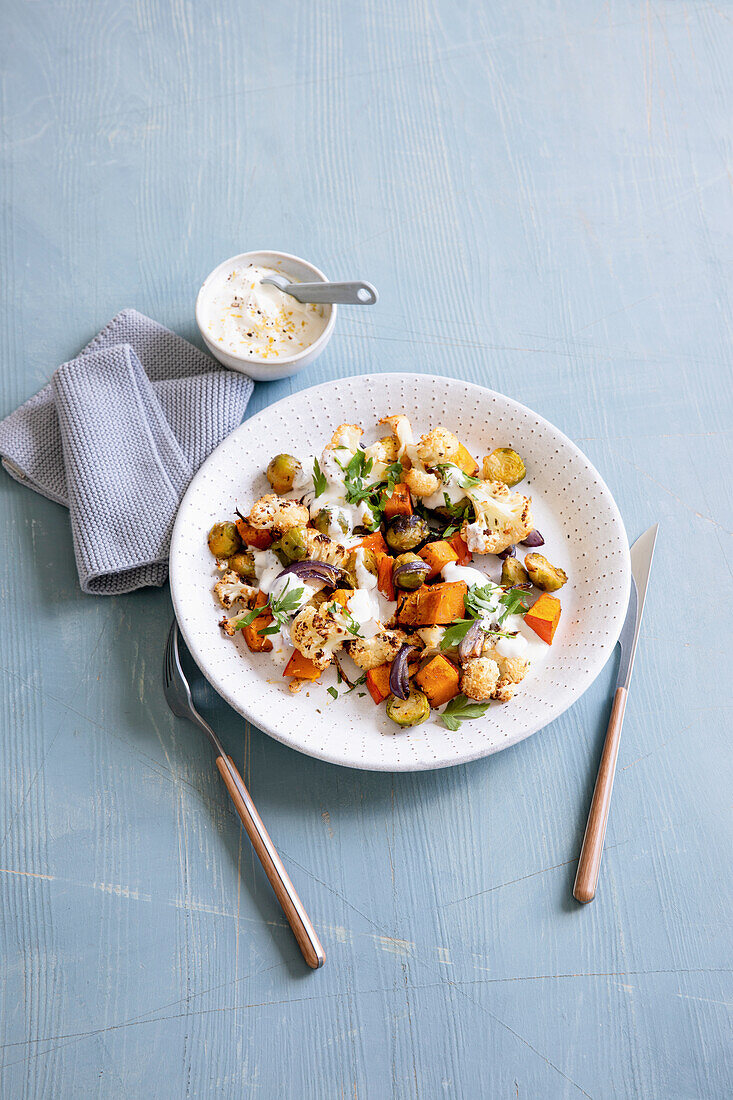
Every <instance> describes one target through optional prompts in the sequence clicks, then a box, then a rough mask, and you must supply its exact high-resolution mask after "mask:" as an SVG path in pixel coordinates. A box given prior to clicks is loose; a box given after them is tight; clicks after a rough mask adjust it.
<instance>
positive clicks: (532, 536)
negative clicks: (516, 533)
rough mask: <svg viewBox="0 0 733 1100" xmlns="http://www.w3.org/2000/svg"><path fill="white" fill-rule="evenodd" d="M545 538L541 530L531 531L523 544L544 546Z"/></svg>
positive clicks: (523, 540)
mask: <svg viewBox="0 0 733 1100" xmlns="http://www.w3.org/2000/svg"><path fill="white" fill-rule="evenodd" d="M544 545H545V540H544V539H543V538H542V535H541V534H540V533H539V531H530V533H529V534H528V535H527V537H526V539H522V546H544Z"/></svg>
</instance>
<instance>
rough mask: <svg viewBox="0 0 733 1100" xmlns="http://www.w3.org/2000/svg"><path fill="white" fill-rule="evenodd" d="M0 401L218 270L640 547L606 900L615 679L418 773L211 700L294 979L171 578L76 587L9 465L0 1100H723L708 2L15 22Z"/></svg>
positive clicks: (726, 333)
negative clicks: (514, 437) (270, 859)
mask: <svg viewBox="0 0 733 1100" xmlns="http://www.w3.org/2000/svg"><path fill="white" fill-rule="evenodd" d="M3 15H4V20H3V23H4V34H3V38H2V43H1V45H0V51H1V56H2V67H3V72H4V82H3V88H2V107H1V120H2V156H3V162H2V180H1V186H2V220H3V229H2V266H3V280H2V299H3V306H2V325H1V326H0V341H1V342H2V360H1V363H2V366H1V369H0V385H1V387H2V388H1V392H0V413H2V414H3V415H4V414H5V413H7V412H10V411H11V410H12V409H13V408H14V407H15V406H16V405H17V404H19V403H20V402H21V401H23V400H24V399H25V398H27V397H28V396H30V395H31V394H32V393H34V392H35V391H36V390H37V389H38V388H39V387H40V386H41V385H42V384H43V383H44V382H45V381H46V380H47V379H48V377H49V376H50V374H51V373H52V371H53V370H54V368H55V367H56V366H57V365H58V364H59V363H61V362H62V361H64V360H65V359H68V358H70V357H71V356H73V355H74V354H75V352H76V351H77V350H78V349H79V348H80V347H81V346H82V345H83V344H84V343H85V342H86V341H87V340H88V339H89V338H90V337H91V336H92V335H93V334H94V332H95V331H96V330H98V329H99V328H100V327H101V326H102V325H103V324H104V323H105V322H106V321H107V320H109V318H110V317H111V316H112V315H113V314H114V313H115V312H116V311H117V310H119V309H121V308H123V307H125V306H134V307H136V308H137V309H140V310H142V311H143V312H145V313H148V314H150V315H151V316H153V317H155V318H157V319H158V320H160V321H162V322H164V323H165V324H167V325H169V326H170V327H172V328H174V329H175V330H177V331H179V332H180V333H182V334H183V335H185V336H188V337H191V338H195V325H194V319H193V302H194V298H195V294H196V291H197V289H198V286H199V284H200V282H201V280H202V278H203V277H204V276H205V275H206V273H207V272H208V271H209V270H210V269H211V268H212V267H213V266H214V265H215V264H216V263H217V262H218V261H219V260H221V259H222V258H223V257H225V256H229V255H232V254H233V253H236V252H238V251H240V250H243V249H249V248H262V247H264V248H280V249H284V250H286V251H291V252H295V253H297V254H299V255H303V256H306V257H308V258H309V259H311V260H312V261H313V262H315V263H316V264H318V265H319V266H320V267H322V268H323V269H325V271H326V272H327V273H328V274H329V275H331V276H332V277H334V278H337V279H343V278H349V277H354V276H358V277H362V278H368V279H370V280H372V281H373V282H374V283H375V284H376V285H377V287H378V288H379V291H380V295H381V298H380V302H379V305H378V307H376V308H374V309H369V310H364V311H363V312H358V311H357V310H353V311H351V312H349V311H348V310H347V309H344V310H343V311H342V313H341V315H340V317H339V323H338V327H337V331H336V333H335V335H334V338H333V340H332V342H331V344H330V346H329V348H328V350H327V352H326V353H325V354H324V355H323V356H322V358H321V359H319V360H318V362H317V363H316V364H315V365H314V366H313V367H312V368H310V370H308V371H306V372H305V373H303V374H302V375H300V376H299V377H298V378H296V379H292V380H289V381H284V382H278V383H271V384H268V385H258V386H257V388H256V391H255V394H254V397H253V400H252V403H251V406H250V411H251V412H254V411H257V410H259V409H261V408H263V407H264V406H266V405H267V404H269V403H270V402H272V401H274V400H277V399H278V398H280V397H283V396H284V395H287V394H289V393H291V392H294V391H295V390H297V389H299V388H300V387H304V386H308V385H310V384H312V383H316V382H320V381H323V380H325V379H329V378H333V377H337V376H339V375H352V374H358V373H363V372H366V371H379V370H402V371H408V372H427V373H436V374H438V373H439V374H449V375H455V376H456V377H461V378H465V379H468V380H470V381H473V382H479V383H482V384H485V385H487V386H490V387H493V388H495V389H498V390H500V391H502V392H504V393H507V394H509V395H511V396H512V397H514V398H517V399H519V400H520V401H523V402H525V403H526V404H528V405H530V406H531V407H532V408H534V409H536V410H537V411H538V412H540V413H542V414H543V415H544V416H546V417H547V418H548V419H549V420H551V421H552V422H554V423H555V424H557V425H558V426H559V427H561V428H562V429H563V430H564V431H565V432H566V433H567V434H568V435H570V436H571V437H572V438H573V439H575V440H576V441H577V442H578V444H579V445H580V446H581V447H582V448H583V449H584V450H585V452H586V453H587V454H588V455H589V457H590V459H591V460H592V461H593V462H594V463H595V465H596V466H597V467H598V469H599V470H600V471H601V473H602V475H603V476H604V478H605V479H606V480H607V482H608V484H609V485H610V487H611V490H612V491H613V493H614V494H615V497H616V499H617V501H618V503H619V506H620V508H621V511H622V514H623V516H624V520H625V522H626V526H627V530H628V533H629V536H630V538H631V539H633V538H635V537H636V536H637V535H638V534H639V533H640V532H641V531H643V530H644V529H645V528H646V527H648V526H649V525H650V524H651V523H653V522H654V521H656V520H658V521H659V523H660V539H659V544H658V551H657V559H656V570H655V574H654V576H653V580H652V586H651V594H650V597H649V602H648V605H647V607H648V609H647V615H646V618H645V622H644V630H643V639H642V646H641V650H640V654H639V658H638V662H637V670H636V674H635V680H634V684H633V690H632V695H631V700H630V703H629V708H628V711H627V720H626V727H625V731H624V738H623V742H622V747H621V753H620V759H619V769H618V775H617V781H616V790H615V795H614V802H613V807H612V815H611V820H610V824H609V828H608V835H607V841H606V853H605V858H604V863H603V870H602V881H601V887H600V893H599V896H598V898H597V900H596V901H595V902H594V904H593V905H591V906H588V907H586V908H580V907H579V906H577V905H576V904H575V903H574V902H573V900H572V897H571V887H572V881H573V877H574V871H575V859H576V857H577V852H578V848H579V844H580V839H581V836H582V830H583V826H584V820H585V814H586V811H587V807H588V801H589V796H590V792H591V788H592V782H593V777H594V773H595V768H596V765H597V762H598V757H599V753H600V746H601V741H602V736H603V731H604V728H605V723H606V720H607V717H608V707H609V690H610V688H611V685H612V683H613V679H614V675H615V663H616V662H615V660H614V661H612V662H611V663H610V664H609V666H608V667H607V668H606V669H605V670H604V672H603V674H602V675H601V676H600V677H599V679H598V680H597V682H596V683H595V684H594V685H593V687H592V688H591V689H590V690H589V691H588V692H587V694H586V695H585V696H584V697H583V698H582V700H581V701H580V702H579V703H577V704H576V705H575V706H574V707H573V708H572V710H570V711H569V712H568V713H566V714H564V715H563V716H562V717H561V718H560V719H558V720H557V721H556V722H554V723H552V725H550V726H548V727H547V728H546V729H545V730H543V731H542V732H541V733H539V734H537V735H536V736H535V737H533V738H531V739H530V740H528V741H526V742H524V743H523V744H521V745H519V746H517V747H515V748H513V749H511V750H508V751H506V752H504V753H501V754H499V755H497V756H494V757H491V758H490V759H486V760H483V761H480V762H478V763H475V764H472V765H470V766H467V767H459V768H454V769H451V770H446V771H440V772H435V773H428V774H417V775H395V776H393V775H385V774H369V773H363V772H355V771H348V770H344V769H340V768H338V767H334V766H329V765H325V764H322V763H319V762H317V761H314V760H311V759H309V758H306V757H304V756H300V755H298V754H296V753H295V752H293V751H291V750H289V749H287V748H285V747H284V746H282V745H280V744H277V743H275V742H274V741H272V740H270V739H269V738H268V737H267V736H265V735H264V734H263V733H261V732H260V731H259V730H257V729H255V728H251V727H250V726H248V725H247V724H245V723H244V722H243V721H242V720H241V719H240V718H239V717H238V716H237V715H236V714H234V713H233V712H231V711H229V710H228V708H227V707H226V706H225V705H224V704H223V703H221V702H217V700H216V699H215V698H214V697H213V695H209V697H208V698H207V700H206V702H205V705H204V710H205V712H206V713H207V715H208V716H209V717H210V719H211V721H212V723H213V724H214V725H215V727H216V728H217V729H218V730H219V731H220V733H221V736H222V738H223V739H224V741H225V743H226V745H227V747H228V748H229V750H230V751H231V752H232V754H233V755H234V757H235V758H236V760H237V761H238V763H239V764H240V766H241V767H242V768H243V769H244V772H245V775H246V779H247V781H248V782H249V784H250V787H251V790H252V792H253V795H254V797H255V800H256V802H257V804H258V806H259V808H260V811H261V813H262V815H263V817H264V818H265V820H266V821H267V822H268V824H269V826H270V829H271V832H272V835H273V837H274V839H275V842H276V844H277V845H278V846H279V848H280V850H281V852H282V854H283V856H284V858H285V860H286V862H287V864H288V866H289V867H290V869H291V870H292V873H293V877H294V878H295V879H296V882H297V885H298V886H299V888H300V890H301V892H302V895H303V898H304V900H305V902H306V904H307V907H308V909H309V911H310V913H311V914H312V916H313V919H314V921H315V923H316V925H317V927H318V930H319V932H320V935H321V936H322V938H323V941H324V945H325V948H326V951H327V953H328V961H327V964H326V967H325V968H324V969H323V970H322V971H320V972H317V973H312V972H310V971H308V970H307V969H306V968H305V967H304V965H303V964H302V961H301V958H300V955H299V953H298V951H297V948H296V946H295V943H294V941H293V939H292V936H291V934H290V931H289V929H288V927H287V925H286V924H285V923H284V921H283V918H282V915H281V913H280V911H279V909H278V906H277V904H276V902H275V900H274V898H273V896H272V894H271V891H270V889H269V887H268V885H267V882H266V880H265V879H264V876H263V874H262V872H261V869H260V868H259V866H258V865H256V863H255V860H254V859H253V856H252V852H251V849H250V847H249V844H248V842H247V839H246V837H245V836H244V834H243V833H242V832H241V831H240V828H239V825H238V821H237V819H236V817H235V815H234V814H233V812H232V810H231V808H230V805H229V802H228V798H227V796H226V792H225V791H224V789H223V786H222V783H221V780H220V778H219V776H218V774H217V773H216V771H215V769H214V767H213V758H212V755H211V752H210V750H209V747H208V745H207V744H205V743H204V741H203V740H202V738H201V737H200V735H199V734H198V733H197V732H196V731H195V730H194V729H193V727H190V726H189V725H187V724H185V723H183V722H181V721H178V720H175V719H174V718H173V717H172V716H171V715H170V713H169V712H168V711H167V709H166V706H165V703H164V701H163V697H162V694H161V686H160V666H161V656H162V651H163V644H164V640H165V636H166V632H167V630H168V626H169V623H170V619H171V604H170V597H169V593H168V590H167V588H164V589H161V590H147V591H143V592H139V593H137V594H135V595H131V596H126V597H121V598H115V599H109V598H92V597H88V596H83V595H82V594H81V592H80V590H79V588H78V584H77V578H76V572H75V567H74V559H73V554H72V547H71V539H70V534H69V527H68V518H67V514H66V513H65V511H64V510H63V509H62V508H60V507H58V506H57V505H55V504H53V503H50V502H49V501H47V500H44V499H42V498H40V497H38V496H36V495H34V494H33V493H31V492H29V491H28V490H27V489H25V488H22V487H20V486H19V485H17V484H15V483H14V482H12V481H11V480H10V479H9V478H8V477H7V476H6V475H4V474H3V475H0V496H1V499H2V509H3V524H2V538H3V547H2V550H3V552H2V562H1V565H0V568H1V569H2V605H1V606H2V630H0V648H1V650H2V655H1V657H0V665H1V666H2V685H3V691H2V722H1V728H2V769H1V772H2V780H1V782H2V788H1V795H2V805H1V811H2V822H1V826H2V827H1V830H0V845H1V846H2V850H1V851H0V887H1V888H2V894H3V898H2V919H1V921H0V937H1V943H2V982H1V989H2V999H3V1005H2V1011H1V1013H0V1046H1V1047H2V1050H1V1051H0V1059H1V1062H2V1068H1V1070H0V1095H2V1097H4V1098H5V1097H7V1098H8V1100H16V1098H33V1100H35V1098H38V1097H44V1098H45V1097H48V1098H53V1100H57V1098H62V1100H66V1098H73V1100H76V1098H80V1097H104V1098H108V1097H125V1098H129V1097H135V1098H137V1097H146V1098H147V1097H156V1098H157V1097H164V1098H167V1097H184V1096H186V1097H208V1096H217V1097H219V1096H221V1097H242V1096H250V1095H252V1096H257V1097H263V1098H265V1100H270V1098H272V1100H280V1098H285V1100H290V1098H292V1100H322V1098H329V1100H330V1098H332V1097H333V1098H348V1100H366V1098H369V1100H371V1098H374V1100H382V1098H385V1097H399V1098H403V1097H420V1098H422V1100H433V1098H437V1097H466V1098H469V1100H474V1098H483V1097H488V1098H494V1097H502V1098H507V1100H511V1098H516V1097H519V1098H525V1097H533V1098H555V1097H576V1096H587V1097H593V1098H594V1100H598V1098H602V1097H644V1098H650V1097H654V1098H657V1097H658V1098H662V1100H669V1098H677V1097H683V1098H691V1097H695V1098H698V1097H705V1098H707V1097H711V1098H721V1097H724V1096H729V1095H731V1089H732V1088H733V1075H732V1073H731V1062H730V1031H729V1024H730V1009H731V1003H732V1002H733V989H732V983H731V952H730V942H731V935H730V933H731V925H730V902H731V891H730V854H731V848H730V839H731V830H730V800H731V798H730V792H731V787H732V782H731V781H732V778H733V777H732V776H731V752H730V723H731V697H730V681H731V672H730V652H729V651H728V653H727V654H726V648H727V647H728V646H729V644H730V640H731V628H730V616H731V603H730V545H731V544H730V529H731V525H732V524H731V507H730V493H731V477H730V468H731V448H730V430H731V412H732V402H731V303H730V297H729V290H730V274H731V235H732V234H731V229H732V225H733V219H732V216H731V211H732V207H731V165H730V153H731V129H730V121H731V106H732V103H733V98H732V96H731V83H732V80H731V64H730V60H731V55H732V53H731V51H732V50H733V31H732V23H733V8H731V5H730V4H726V3H725V2H718V3H706V2H694V0H690V2H687V3H683V2H681V0H675V2H664V0H657V2H654V3H651V2H648V3H644V4H642V3H638V4H637V3H633V2H625V0H619V2H618V3H614V4H600V3H597V2H589V0H565V2H563V3H560V2H559V0H554V2H551V0H532V2H528V3H520V4H517V3H514V2H512V0H493V2H490V3H481V2H478V0H474V2H466V3H463V2H459V3H456V2H455V0H432V2H431V3H422V2H420V0H405V2H404V3H402V2H397V0H395V2H392V3H374V2H372V3H365V4H350V3H338V2H337V0H333V2H317V0H311V2H310V3H307V4H305V3H301V4H298V3H291V4H274V5H273V4H270V5H264V4H254V3H249V4H246V3H245V4H241V3H235V2H234V0H219V2H216V3H213V2H212V3H204V2H196V3H194V2H191V0H189V2H180V0H179V2H177V3H173V2H171V3H167V2H162V0H139V2H138V3H135V4H129V3H124V2H121V0H56V2H54V3H50V2H47V0H43V2H36V3H30V2H29V3H22V2H21V0H6V3H5V4H4V5H3Z"/></svg>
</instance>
